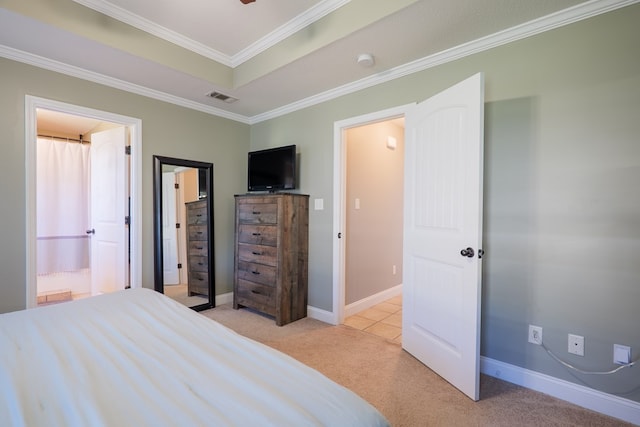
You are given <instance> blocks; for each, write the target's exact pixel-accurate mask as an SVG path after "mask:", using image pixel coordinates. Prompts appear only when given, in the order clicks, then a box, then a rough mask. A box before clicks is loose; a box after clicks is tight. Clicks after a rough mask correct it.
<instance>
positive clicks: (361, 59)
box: [358, 53, 376, 68]
mask: <svg viewBox="0 0 640 427" xmlns="http://www.w3.org/2000/svg"><path fill="white" fill-rule="evenodd" d="M375 63H376V61H375V59H374V58H373V55H372V54H370V53H361V54H360V55H358V64H359V65H361V66H363V67H366V68H369V67H373V64H375Z"/></svg>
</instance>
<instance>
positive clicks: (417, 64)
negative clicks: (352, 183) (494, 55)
mask: <svg viewBox="0 0 640 427" xmlns="http://www.w3.org/2000/svg"><path fill="white" fill-rule="evenodd" d="M639 1H640V0H591V1H588V2H585V3H582V4H579V5H576V6H573V7H570V8H567V9H565V10H562V11H559V12H556V13H552V14H550V15H546V16H543V17H541V18H538V19H534V20H532V21H529V22H526V23H524V24H521V25H517V26H515V27H512V28H508V29H506V30H503V31H500V32H497V33H494V34H491V35H489V36H486V37H482V38H480V39H477V40H474V41H471V42H468V43H464V44H461V45H458V46H456V47H453V48H451V49H447V50H444V51H442V52H438V53H436V54H433V55H429V56H426V57H424V58H421V59H418V60H415V61H412V62H409V63H407V64H404V65H400V66H398V67H395V68H392V69H390V70H385V71H383V72H381V73H378V74H374V75H372V76H369V77H365V78H364V79H361V80H357V81H355V82H351V83H347V84H345V85H342V86H338V87H336V88H333V89H330V90H328V91H325V92H321V93H318V94H316V95H313V96H310V97H308V98H305V99H301V100H299V101H296V102H293V103H291V104H288V105H284V106H282V107H279V108H276V109H273V110H271V111H267V112H265V113H262V114H257V115H255V116H252V117H251V118H250V123H251V124H255V123H259V122H262V121H265V120H269V119H273V118H276V117H279V116H282V115H285V114H289V113H292V112H294V111H297V110H301V109H303V108H307V107H311V106H314V105H317V104H320V103H323V102H326V101H329V100H332V99H335V98H338V97H340V96H344V95H348V94H351V93H354V92H357V91H360V90H363V89H367V88H370V87H372V86H376V85H379V84H382V83H386V82H388V81H391V80H395V79H398V78H401V77H404V76H408V75H410V74H414V73H417V72H420V71H424V70H427V69H429V68H433V67H437V66H438V65H442V64H446V63H448V62H452V61H455V60H457V59H461V58H464V57H466V56H469V55H473V54H476V53H480V52H483V51H486V50H489V49H493V48H494V47H498V46H502V45H505V44H508V43H512V42H515V41H517V40H522V39H525V38H528V37H531V36H535V35H537V34H540V33H544V32H546V31H550V30H553V29H556V28H559V27H563V26H565V25H569V24H572V23H574V22H578V21H581V20H584V19H588V18H591V17H593V16H597V15H600V14H603V13H607V12H611V11H613V10H616V9H620V8H623V7H625V6H630V5H632V4H635V3H638V2H639Z"/></svg>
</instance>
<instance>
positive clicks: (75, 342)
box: [0, 289, 388, 427]
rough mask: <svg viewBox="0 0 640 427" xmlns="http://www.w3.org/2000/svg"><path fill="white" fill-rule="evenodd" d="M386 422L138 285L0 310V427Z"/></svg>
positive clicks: (329, 385)
mask: <svg viewBox="0 0 640 427" xmlns="http://www.w3.org/2000/svg"><path fill="white" fill-rule="evenodd" d="M228 425H235V426H387V425H388V423H387V421H386V420H385V419H384V418H383V417H382V416H381V415H380V414H379V413H378V411H377V410H375V409H374V408H373V407H372V406H371V405H369V404H368V403H367V402H365V401H364V400H362V399H361V398H360V397H358V396H357V395H355V394H354V393H353V392H351V391H349V390H348V389H346V388H344V387H342V386H340V385H338V384H336V383H334V382H333V381H331V380H329V379H328V378H326V377H325V376H323V375H322V374H320V373H319V372H317V371H315V370H313V369H311V368H309V367H307V366H305V365H303V364H301V363H299V362H297V361H296V360H294V359H292V358H290V357H288V356H286V355H284V354H282V353H280V352H278V351H276V350H273V349H271V348H269V347H267V346H264V345H262V344H260V343H257V342H255V341H252V340H249V339H247V338H244V337H242V336H240V335H238V334H236V333H235V332H233V331H231V330H229V329H227V328H226V327H224V326H222V325H220V324H218V323H216V322H214V321H212V320H210V319H208V318H206V317H204V316H201V315H199V314H197V313H195V312H193V311H192V310H190V309H188V308H186V307H184V306H182V305H180V304H178V303H176V302H175V301H173V300H171V299H169V298H167V297H165V296H163V295H161V294H159V293H157V292H155V291H151V290H148V289H133V290H127V291H121V292H117V293H113V294H109V295H102V296H99V297H94V298H88V299H85V300H81V301H75V302H70V303H64V304H60V305H55V306H47V307H42V308H37V309H32V310H26V311H20V312H14V313H7V314H2V315H0V426H3V427H4V426H29V427H33V426H47V427H52V426H65V427H68V426H91V427H97V426H228Z"/></svg>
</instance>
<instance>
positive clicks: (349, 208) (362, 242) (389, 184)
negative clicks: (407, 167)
mask: <svg viewBox="0 0 640 427" xmlns="http://www.w3.org/2000/svg"><path fill="white" fill-rule="evenodd" d="M344 137H345V141H344V144H345V145H346V168H345V172H346V174H345V175H346V176H345V179H346V194H345V198H346V204H345V209H344V210H345V217H346V228H345V230H344V241H345V317H346V319H345V324H346V325H348V326H352V327H355V328H357V329H360V330H364V331H366V332H369V333H372V334H374V335H378V336H381V337H383V338H386V339H390V340H394V341H396V342H400V339H401V333H402V328H401V327H402V317H401V316H402V313H401V309H402V304H401V301H402V296H401V288H402V243H403V239H402V233H403V228H402V227H403V225H402V224H403V222H402V216H403V209H402V206H403V178H404V167H403V165H404V119H403V118H396V119H392V120H383V121H379V122H375V123H370V124H366V125H363V126H355V127H351V128H348V129H346V130H345V132H344ZM383 299H384V301H383V302H380V300H383Z"/></svg>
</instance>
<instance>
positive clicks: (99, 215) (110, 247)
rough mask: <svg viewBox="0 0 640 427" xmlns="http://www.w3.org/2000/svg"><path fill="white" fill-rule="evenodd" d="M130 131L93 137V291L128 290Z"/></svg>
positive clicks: (123, 129)
mask: <svg viewBox="0 0 640 427" xmlns="http://www.w3.org/2000/svg"><path fill="white" fill-rule="evenodd" d="M125 142H126V128H125V127H118V128H114V129H110V130H107V131H103V132H98V133H94V134H93V135H91V227H92V229H93V235H92V237H91V292H92V294H93V295H96V294H100V293H106V292H113V291H117V290H121V289H124V288H125V287H126V285H127V271H128V266H129V262H128V254H127V251H128V249H127V248H128V246H127V245H128V239H127V226H126V224H125V217H126V216H127V215H128V208H127V207H128V206H127V205H128V203H127V198H128V193H127V188H128V183H127V176H128V173H127V172H126V161H125V160H126V159H125V152H124V150H125Z"/></svg>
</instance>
